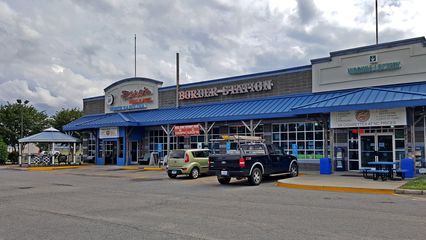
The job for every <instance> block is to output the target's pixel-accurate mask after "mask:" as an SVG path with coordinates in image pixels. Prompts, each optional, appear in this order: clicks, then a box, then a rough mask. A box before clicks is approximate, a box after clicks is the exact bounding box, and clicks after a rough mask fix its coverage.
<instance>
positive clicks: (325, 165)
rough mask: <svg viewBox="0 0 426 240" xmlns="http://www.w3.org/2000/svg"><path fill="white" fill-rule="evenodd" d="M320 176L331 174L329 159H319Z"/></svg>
mask: <svg viewBox="0 0 426 240" xmlns="http://www.w3.org/2000/svg"><path fill="white" fill-rule="evenodd" d="M320 174H331V159H330V158H321V159H320Z"/></svg>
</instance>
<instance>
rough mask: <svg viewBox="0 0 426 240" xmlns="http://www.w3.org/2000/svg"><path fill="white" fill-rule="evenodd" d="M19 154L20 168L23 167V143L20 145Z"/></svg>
mask: <svg viewBox="0 0 426 240" xmlns="http://www.w3.org/2000/svg"><path fill="white" fill-rule="evenodd" d="M18 153H19V166H21V165H22V146H21V143H19V145H18Z"/></svg>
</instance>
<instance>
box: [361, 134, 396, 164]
mask: <svg viewBox="0 0 426 240" xmlns="http://www.w3.org/2000/svg"><path fill="white" fill-rule="evenodd" d="M360 143H361V144H360V154H359V156H360V160H361V161H360V167H370V165H368V162H377V161H381V162H392V161H393V160H394V151H395V149H394V146H393V135H391V134H372V135H360Z"/></svg>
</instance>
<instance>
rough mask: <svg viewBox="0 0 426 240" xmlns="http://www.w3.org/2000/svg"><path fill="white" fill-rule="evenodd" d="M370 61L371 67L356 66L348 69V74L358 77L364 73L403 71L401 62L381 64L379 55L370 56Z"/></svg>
mask: <svg viewBox="0 0 426 240" xmlns="http://www.w3.org/2000/svg"><path fill="white" fill-rule="evenodd" d="M368 61H369V63H370V65H365V66H355V67H351V68H348V74H350V75H358V74H364V73H374V72H384V71H393V70H398V69H401V62H389V63H382V64H379V63H378V61H379V58H378V56H377V55H370V56H368Z"/></svg>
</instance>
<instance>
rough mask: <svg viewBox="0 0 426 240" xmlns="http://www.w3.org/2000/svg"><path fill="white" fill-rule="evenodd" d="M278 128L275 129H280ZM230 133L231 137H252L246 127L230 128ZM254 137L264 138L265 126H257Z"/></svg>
mask: <svg viewBox="0 0 426 240" xmlns="http://www.w3.org/2000/svg"><path fill="white" fill-rule="evenodd" d="M278 126H279V125H278ZM278 126H277V127H275V129H278ZM228 133H229V135H241V136H250V131H249V130H248V129H247V128H246V127H245V126H230V127H228ZM254 135H255V136H258V137H262V138H263V125H259V126H257V128H256V129H255V130H254Z"/></svg>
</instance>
